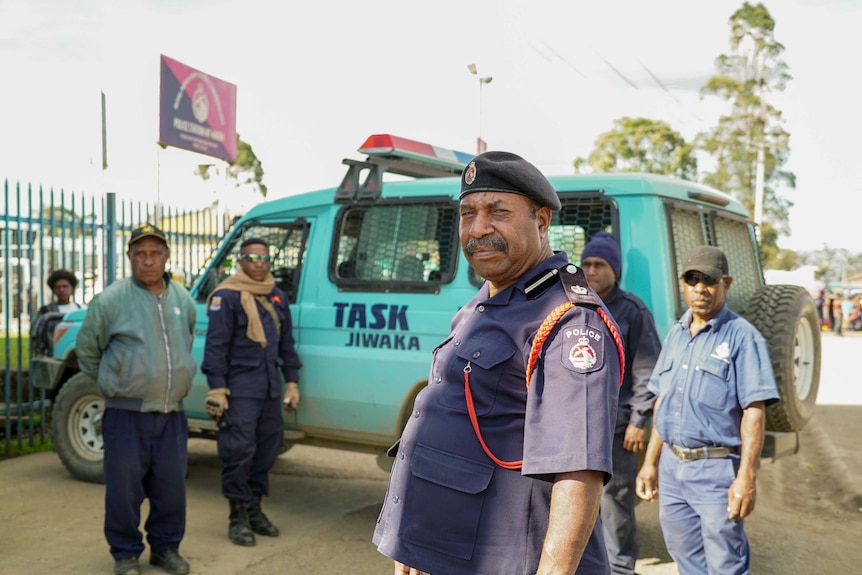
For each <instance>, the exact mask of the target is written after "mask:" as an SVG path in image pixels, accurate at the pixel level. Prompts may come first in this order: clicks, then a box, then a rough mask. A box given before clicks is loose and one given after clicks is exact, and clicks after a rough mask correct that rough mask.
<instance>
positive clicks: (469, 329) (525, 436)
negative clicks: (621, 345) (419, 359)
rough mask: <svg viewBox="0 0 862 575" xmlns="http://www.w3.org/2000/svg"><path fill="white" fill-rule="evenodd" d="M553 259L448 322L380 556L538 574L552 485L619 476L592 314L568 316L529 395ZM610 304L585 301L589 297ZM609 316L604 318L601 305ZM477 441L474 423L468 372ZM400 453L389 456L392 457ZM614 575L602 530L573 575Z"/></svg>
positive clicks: (598, 324)
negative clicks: (533, 292)
mask: <svg viewBox="0 0 862 575" xmlns="http://www.w3.org/2000/svg"><path fill="white" fill-rule="evenodd" d="M567 261H568V260H567V256H566V254H565V253H563V252H559V253H557V254H555V255H554V256H552V257H550V258H548V259H546V260H545V261H543V262H541V264H539V266H537V267H536V268H534V269H533V270H531V271H530V272H528V273H527V274H524V276H523V277H522V278H521V280H519V281H518V282H517V283H516V284H515V285H513V286H510V287H508V288H507V289H505V290H503V291H501V292H500V293H498V294H497V295H495V296H494V297H493V298H489V297H488V286H487V283H486V284H485V286H483V287H482V288H481V290H480V291H479V293H478V294H477V295H476V297H474V298H473V299H472V300H470V301H469V302H468V303H467V304H466V305H464V306H463V307H462V308H461V310H460V311H459V312H458V313H457V314H456V316H455V317H454V319H453V321H452V329H451V332H450V334H449V337H448V338H447V339H446V340H445V341H444V342H443V343H441V344H440V345H439V346H438V347H437V348H436V349H435V350H434V358H433V362H432V365H431V371H430V375H429V380H428V386H427V387H426V388H425V389H424V390H423V391H422V392H421V393H420V394H419V395H418V397H417V398H416V402H415V405H414V411H413V413H412V416H411V418H410V421H409V422H408V424H407V426H406V427H405V429H404V432H403V434H402V437H401V440H400V442H399V444H397V445H396V446H395V447H393V450H392V451H393V452H394V456H395V462H394V464H393V468H392V473H391V476H390V483H389V490H388V493H387V497H386V500H385V502H384V505H383V509H382V511H381V513H380V517H379V519H378V525H377V527H376V529H375V533H374V537H373V540H374V542H375V544H377V546H378V549H379V550H380V551H381V553H383V554H385V555H387V556H389V557H392V558H394V559H396V560H398V561H400V562H402V563H404V564H406V565H410V566H411V567H415V568H417V569H420V570H422V571H424V572H430V573H435V574H440V573H446V574H451V575H458V574H464V575H467V574H471V575H472V574H476V573H495V574H530V575H532V574H533V573H535V572H536V569H537V567H538V563H539V558H540V556H541V549H542V543H543V541H544V538H545V534H546V532H547V528H548V516H549V508H550V498H551V488H552V487H553V479H554V477H555V475H556V474H558V473H564V472H569V471H581V470H596V471H601V472H603V473H604V474H605V481H607V480H608V479H610V476H611V473H612V469H613V466H612V449H613V431H614V421H615V417H616V412H617V398H618V391H619V377H620V373H619V369H620V365H619V358H618V354H617V348H616V344H615V343H614V341H613V339H612V337H611V336H610V333H609V330H608V328H607V326H606V325H605V323H604V322H603V320H602V319H601V317H600V316H599V315H598V314H597V313H596V311H595V310H594V309H590V308H589V307H586V306H580V305H579V306H576V307H575V308H574V309H572V310H570V311H569V312H567V314H566V315H565V316H563V318H562V320H561V321H560V323H559V324H558V328H557V329H556V330H555V331H554V332H553V334H552V336H551V338H549V341H548V343H547V344H546V346H545V348H544V352H543V354H542V356H541V357H540V359H539V361H538V363H537V368H536V370H535V371H534V376H533V381H532V384H531V386H530V390H529V392H528V391H527V389H526V385H525V380H524V374H525V372H526V365H527V361H528V357H529V353H530V346H531V343H532V340H533V337H534V336H535V334H536V331H537V330H538V328H539V326H540V325H541V323H542V321H543V320H544V318H545V317H546V316H547V315H548V314H549V313H550V312H551V311H552V310H553V309H554V308H556V307H557V306H558V305H560V304H562V303H564V302H565V301H567V297H566V295H565V293H564V292H563V289H562V287H561V285H560V283H559V281H557V282H556V283H555V284H554V285H553V286H552V287H550V288H549V289H547V290H545V292H544V293H542V294H541V295H540V296H539V297H537V298H536V299H532V300H531V299H528V298H527V297H526V295H525V293H524V288H525V284H526V283H527V281H528V280H529V278H532V277H534V276H535V274H538V273H540V272H541V271H543V270H547V269H554V268H560V267H562V266H563V265H565V264H566V262H567ZM585 297H586V298H588V299H589V300H590V301H592V302H593V303H594V304H595V305H603V304H602V303H601V300H600V299H599V298H598V296H596V295H595V293H594V292H592V291H591V290H590V291H589V293H588V295H587V296H585ZM605 309H606V308H605ZM468 364H469V366H470V387H471V391H472V395H473V399H474V402H475V407H476V413H477V415H478V420H479V425H480V428H481V432H482V435H483V438H484V440H485V442H486V444H487V445H488V447H489V448H490V450H491V452H492V453H493V454H494V455H495V456H497V457H498V458H500V459H502V460H504V461H516V460H520V459H523V469H522V470H508V469H504V468H502V467H500V466H498V465H496V464H495V463H494V462H493V461H492V460H491V459H490V458H489V457H488V456H487V455H486V454H485V453H484V451H483V450H482V447H481V445H480V444H479V441H478V439H477V437H476V434H475V431H474V430H473V427H472V424H471V423H470V419H469V417H468V413H467V406H466V396H465V390H464V370H465V367H467V366H468ZM391 454H392V452H391ZM608 572H609V568H608V564H607V554H606V552H605V548H604V541H603V539H602V535H601V525H600V523H599V522H597V524H596V528H595V529H594V530H593V533H592V535H591V537H590V540H589V543H588V545H587V548H586V550H585V552H584V555H583V558H582V560H581V565H580V567H579V569H578V571H577V573H580V574H605V573H608Z"/></svg>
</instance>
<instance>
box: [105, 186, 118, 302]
mask: <svg viewBox="0 0 862 575" xmlns="http://www.w3.org/2000/svg"><path fill="white" fill-rule="evenodd" d="M105 231H106V232H107V237H106V238H105V287H108V286H109V285H111V284H112V283H114V280H115V279H117V195H116V193H114V192H108V193H107V194H106V195H105Z"/></svg>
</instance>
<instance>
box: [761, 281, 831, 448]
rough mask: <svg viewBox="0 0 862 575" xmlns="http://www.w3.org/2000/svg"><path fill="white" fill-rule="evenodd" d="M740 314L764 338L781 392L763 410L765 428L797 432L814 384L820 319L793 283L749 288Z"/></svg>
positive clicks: (817, 371) (814, 397)
mask: <svg viewBox="0 0 862 575" xmlns="http://www.w3.org/2000/svg"><path fill="white" fill-rule="evenodd" d="M744 315H745V317H746V319H748V321H750V322H751V323H752V324H753V325H754V327H756V328H757V329H758V331H760V333H761V335H762V336H763V338H764V339H765V340H766V345H767V346H768V348H769V357H770V359H771V361H772V371H773V373H774V375H775V383H776V385H777V386H778V393H779V395H781V401H779V402H777V403H775V404H773V405H770V406H769V407H768V408H767V409H766V429H767V430H769V431H802V428H803V427H805V424H806V423H808V420H809V419H810V418H811V415H812V413H813V412H814V406H815V404H816V403H817V390H818V389H819V387H820V321H819V320H818V318H817V310H816V309H815V307H814V300H812V299H811V296H810V295H809V294H808V292H807V291H806V290H805V289H804V288H802V287H799V286H791V285H768V286H764V287H762V288H760V289H759V290H757V292H755V294H754V295H753V296H752V297H751V300H749V302H748V305H747V306H746V307H745V314H744Z"/></svg>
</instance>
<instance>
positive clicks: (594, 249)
mask: <svg viewBox="0 0 862 575" xmlns="http://www.w3.org/2000/svg"><path fill="white" fill-rule="evenodd" d="M586 258H602V259H603V260H605V261H606V262H608V264H610V266H611V267H612V268H613V270H614V273H615V274H616V276H617V279H620V276H621V275H622V269H621V267H620V245H619V244H618V243H617V240H616V238H614V236H612V235H611V234H609V233H608V232H596V233H594V234H593V236H592V237H591V238H590V241H589V242H587V245H586V246H585V247H584V251H582V252H581V261H584V259H586Z"/></svg>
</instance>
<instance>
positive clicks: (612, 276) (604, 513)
mask: <svg viewBox="0 0 862 575" xmlns="http://www.w3.org/2000/svg"><path fill="white" fill-rule="evenodd" d="M620 260H621V258H620V246H619V244H618V243H617V240H616V238H614V237H613V236H612V235H611V234H609V233H608V232H596V233H595V234H593V236H592V237H591V238H590V241H589V243H587V245H586V247H584V251H583V252H581V267H582V268H583V269H584V273H585V274H586V276H587V281H589V282H590V287H591V288H593V289H594V290H595V291H596V293H597V294H599V297H601V298H602V300H603V301H604V302H605V305H607V306H608V309H610V310H611V314H612V315H613V317H614V319H615V320H616V322H617V325H618V326H619V328H620V334H621V335H622V338H623V345H624V347H625V358H626V371H625V377H624V379H623V385H622V387H621V388H620V396H619V409H618V410H617V422H616V428H615V430H614V476H613V478H611V480H610V482H608V483H607V485H605V487H604V492H603V494H602V508H601V517H602V526H603V528H604V536H605V546H606V547H607V550H608V560H609V561H610V564H611V571H612V573H615V574H625V575H633V573H634V568H635V562H636V561H637V558H638V541H637V527H636V522H635V479H636V477H637V473H638V459H637V452H639V451H641V450H642V449H643V448H644V444H645V440H646V423H647V419H648V418H649V416H650V415H651V414H652V409H653V404H654V403H655V396H654V395H653V394H652V392H650V391H649V390H648V389H647V384H648V383H649V378H650V375H651V374H652V370H653V367H654V366H655V362H656V359H657V358H658V354H659V352H660V350H661V343H660V340H659V337H658V333H657V332H656V328H655V321H654V320H653V316H652V314H651V313H650V311H649V310H648V309H647V307H646V305H645V304H644V302H642V301H641V300H640V299H639V298H638V297H637V296H635V295H634V294H631V293H629V292H627V291H623V290H622V289H620V286H619V280H620V276H621V275H622V274H621V272H622V269H621V264H620Z"/></svg>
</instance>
